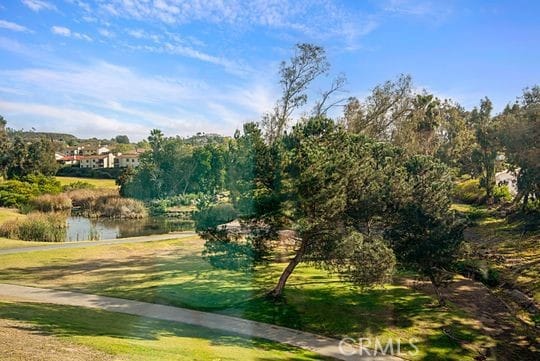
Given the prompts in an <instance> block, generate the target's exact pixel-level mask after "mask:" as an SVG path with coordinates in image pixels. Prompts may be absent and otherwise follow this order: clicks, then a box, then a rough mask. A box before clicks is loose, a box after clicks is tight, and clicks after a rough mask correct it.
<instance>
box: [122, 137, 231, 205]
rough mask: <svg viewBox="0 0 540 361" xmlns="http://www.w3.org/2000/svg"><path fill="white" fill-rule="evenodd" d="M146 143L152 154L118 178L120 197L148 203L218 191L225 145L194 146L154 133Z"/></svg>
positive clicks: (221, 184) (144, 157)
mask: <svg viewBox="0 0 540 361" xmlns="http://www.w3.org/2000/svg"><path fill="white" fill-rule="evenodd" d="M222 141H223V140H222ZM148 143H149V146H150V147H151V149H152V151H151V152H146V153H143V154H142V155H141V157H140V165H139V167H137V168H136V169H129V168H128V169H127V170H125V171H124V173H123V174H122V175H121V176H120V177H119V178H118V184H119V185H120V192H121V194H122V195H125V196H129V197H134V198H138V199H144V200H150V199H164V198H168V197H172V196H176V195H179V194H182V195H183V194H188V193H205V194H216V193H217V192H219V191H221V190H222V188H223V182H224V176H225V171H224V161H225V160H224V155H225V149H226V148H225V144H222V143H214V142H210V143H207V144H202V145H201V144H196V145H194V144H191V143H190V142H189V141H188V140H184V139H181V138H165V137H164V136H163V134H162V133H161V131H159V130H156V129H155V130H153V131H152V133H151V134H150V136H149V137H148Z"/></svg>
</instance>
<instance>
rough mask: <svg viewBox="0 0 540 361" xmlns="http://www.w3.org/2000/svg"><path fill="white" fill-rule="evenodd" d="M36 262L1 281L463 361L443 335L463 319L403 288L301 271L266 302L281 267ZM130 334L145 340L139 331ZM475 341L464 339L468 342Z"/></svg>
mask: <svg viewBox="0 0 540 361" xmlns="http://www.w3.org/2000/svg"><path fill="white" fill-rule="evenodd" d="M53 261H54V259H53ZM42 262H43V263H45V262H47V263H45V264H42V265H38V266H32V267H8V268H4V269H3V270H2V273H1V275H0V281H6V282H14V281H16V282H17V283H22V284H31V285H37V286H43V287H54V288H56V289H68V290H78V291H81V292H84V293H91V294H99V295H106V296H114V297H120V298H125V299H133V300H139V301H146V302H151V303H160V304H165V305H170V306H177V307H186V308H191V309H196V310H201V311H208V312H217V313H222V314H226V315H230V316H236V317H242V318H246V319H251V320H256V321H261V322H266V323H271V324H277V325H280V326H285V327H290V328H295V329H301V330H304V331H309V332H313V333H317V334H323V335H327V336H331V337H337V338H341V337H343V336H350V337H373V336H381V335H382V336H383V337H400V338H402V339H408V338H409V337H411V336H413V337H418V338H420V340H419V342H421V345H422V347H423V350H421V351H423V352H424V353H425V355H426V356H427V355H429V354H431V353H433V352H434V353H435V354H436V355H438V356H439V357H440V356H441V355H445V354H449V355H456V356H455V357H454V356H449V358H447V359H448V360H461V359H463V357H461V356H462V355H463V353H464V352H465V353H466V350H464V349H463V348H462V347H461V345H459V344H458V343H456V342H455V341H454V340H452V339H451V338H449V337H448V336H446V335H445V334H444V333H443V332H442V329H443V328H445V329H451V330H453V333H457V334H466V333H467V332H469V330H470V329H471V326H470V325H466V324H465V323H464V322H463V321H464V319H465V317H457V316H456V315H455V314H454V313H452V312H448V311H446V310H442V309H438V308H433V307H432V304H433V299H432V298H431V297H430V296H428V295H426V294H424V293H420V292H416V291H414V290H411V289H409V288H407V287H404V286H392V287H387V288H376V289H370V290H365V291H359V290H358V289H355V288H351V287H350V286H348V285H347V284H344V283H342V282H339V281H337V280H335V279H334V278H332V277H329V276H328V275H327V274H326V273H324V272H322V271H318V270H314V269H312V268H309V267H304V266H302V267H299V268H298V269H297V270H296V271H295V273H294V274H293V276H292V277H291V279H290V281H289V283H288V285H287V288H286V291H285V298H284V300H283V301H281V302H272V301H270V300H269V299H267V298H266V297H265V293H266V291H267V290H269V289H270V288H271V287H272V286H273V284H274V282H275V281H276V280H277V277H278V276H279V272H280V271H281V270H282V267H284V265H282V264H277V265H276V264H273V265H268V266H265V267H261V268H258V269H257V270H256V271H254V272H250V273H243V272H234V271H224V270H216V269H214V268H212V267H211V266H210V265H209V264H208V263H206V262H205V261H203V260H202V259H201V257H200V256H199V255H198V254H196V253H189V254H178V253H175V252H174V251H171V252H168V253H166V254H163V253H161V254H159V255H155V254H144V255H137V256H129V257H126V258H120V257H118V258H117V259H108V258H99V259H83V258H80V259H73V260H69V259H60V260H59V261H57V263H50V262H49V260H47V259H45V260H44V261H42ZM67 322H68V325H69V320H67ZM120 326H122V325H119V327H120ZM68 330H69V328H68ZM113 330H114V328H113ZM135 330H140V332H135ZM130 332H131V333H130V334H132V335H133V334H134V335H140V334H142V335H147V337H149V336H148V335H150V336H151V335H152V333H151V332H149V331H148V330H146V329H145V328H144V325H143V326H141V325H140V324H136V325H135V326H134V329H133V330H131V331H130ZM120 333H121V334H122V333H123V330H122V332H120ZM477 336H478V334H477V332H473V331H471V333H470V338H471V340H472V341H474V340H475V338H476V337H477ZM119 337H120V336H119ZM430 350H437V351H433V352H432V351H430ZM427 359H429V358H427Z"/></svg>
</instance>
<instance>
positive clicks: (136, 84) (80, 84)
mask: <svg viewBox="0 0 540 361" xmlns="http://www.w3.org/2000/svg"><path fill="white" fill-rule="evenodd" d="M259 78H262V77H259ZM3 87H5V88H15V89H17V90H19V91H21V92H25V93H26V94H27V98H28V99H38V101H37V102H35V103H34V102H33V103H30V104H29V108H28V109H33V113H32V114H29V113H28V112H29V111H27V112H26V113H25V112H23V110H22V109H25V107H24V106H23V104H24V103H22V102H20V100H19V98H18V97H14V98H13V100H16V101H17V102H20V103H17V106H16V107H15V105H13V104H11V105H10V106H11V108H9V109H11V110H10V112H9V113H8V114H7V115H8V116H9V117H10V118H11V117H12V116H13V115H16V116H18V118H17V119H23V118H24V119H26V121H27V122H28V124H31V125H32V126H35V127H36V128H37V126H36V123H37V122H38V120H40V119H45V116H47V117H48V118H47V119H52V120H54V122H58V124H61V125H62V124H64V123H65V126H66V127H67V128H70V127H71V128H70V129H73V130H72V132H75V133H76V134H78V135H85V133H84V132H86V131H87V128H86V127H87V125H86V123H84V124H83V123H81V125H79V124H78V122H79V120H78V118H71V123H69V124H68V122H69V120H68V117H64V116H60V113H59V112H56V111H55V112H53V111H52V110H51V107H52V108H60V109H67V110H69V111H71V110H74V109H78V110H79V111H83V112H85V115H84V116H83V115H81V119H85V120H87V121H88V124H90V122H91V120H92V119H96V122H97V121H100V122H101V123H100V124H105V123H104V122H105V121H104V120H103V119H106V120H107V121H110V122H112V123H114V124H120V125H118V126H116V127H113V126H112V125H110V128H111V129H109V130H108V132H111V133H113V132H115V131H116V130H117V129H119V128H118V127H124V126H125V125H127V127H126V128H122V129H123V133H126V134H128V135H130V136H132V137H133V138H137V137H140V132H139V131H138V130H137V132H135V130H136V129H138V128H136V127H135V128H133V130H132V129H131V128H130V127H129V124H131V122H133V124H134V125H135V126H137V127H138V126H140V127H141V129H144V130H145V131H144V133H145V134H146V133H147V132H148V129H151V128H154V127H158V128H160V129H162V130H163V131H165V132H166V133H167V134H181V135H189V134H194V133H196V132H198V131H205V132H218V133H223V134H232V133H233V131H234V130H235V129H236V128H238V127H240V126H241V124H242V123H243V122H245V121H248V120H257V119H259V118H260V115H261V114H262V113H263V112H265V111H268V110H270V108H271V105H272V103H273V101H272V98H273V94H272V93H271V91H270V92H269V90H268V89H269V88H270V89H271V87H268V88H267V87H266V86H265V85H264V84H260V83H257V82H250V83H247V84H243V85H236V86H230V85H228V84H226V83H224V84H212V85H211V86H210V85H209V84H206V83H204V82H202V81H201V80H199V79H197V78H163V77H157V76H150V75H143V74H140V73H138V72H135V71H133V70H131V69H129V68H126V67H122V66H117V65H113V64H109V63H105V62H98V63H94V64H92V65H87V66H81V65H74V64H71V65H69V64H62V65H61V67H60V68H59V69H46V68H26V69H20V70H9V71H8V70H4V71H2V70H0V90H1V89H2V88H3ZM6 95H9V93H7V94H6ZM6 99H9V98H4V100H6ZM6 101H7V100H6ZM4 105H6V104H4ZM0 108H2V106H1V105H0ZM20 114H24V115H25V116H24V117H23V116H22V115H20ZM71 114H73V113H71ZM89 114H91V115H92V116H90V115H89ZM19 115H20V116H19ZM39 115H43V117H39ZM99 117H101V118H99ZM32 119H34V120H32ZM100 119H101V120H100ZM21 124H22V123H20V122H18V123H17V126H19V127H20V126H22V125H21ZM37 124H38V125H39V123H37ZM48 124H53V123H48ZM54 124H56V123H54ZM103 126H104V125H103ZM103 126H101V127H102V128H103ZM58 127H59V128H61V126H60V125H59V126H58ZM102 128H100V129H102ZM103 129H104V128H103ZM105 131H106V130H104V132H105ZM96 133H97V131H96V130H92V134H96ZM123 133H122V134H123ZM107 134H109V133H107Z"/></svg>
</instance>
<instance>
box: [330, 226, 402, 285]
mask: <svg viewBox="0 0 540 361" xmlns="http://www.w3.org/2000/svg"><path fill="white" fill-rule="evenodd" d="M332 259H333V260H335V262H332V260H330V261H328V263H327V264H328V266H327V267H328V268H329V269H330V270H332V271H336V272H337V273H338V274H339V276H340V277H341V278H342V279H344V280H346V281H348V282H351V283H352V284H354V285H357V286H360V287H369V286H372V285H374V284H385V283H387V282H389V281H390V280H391V278H392V275H393V272H394V267H395V264H396V257H395V256H394V252H393V251H392V249H391V248H390V247H389V245H388V244H387V242H385V241H384V240H382V239H381V238H378V237H371V238H368V237H364V236H363V235H362V234H361V233H358V232H354V231H353V232H351V233H350V234H349V235H348V236H346V237H345V238H344V239H342V240H341V241H340V242H339V244H338V245H337V247H336V249H335V254H334V255H333V257H332Z"/></svg>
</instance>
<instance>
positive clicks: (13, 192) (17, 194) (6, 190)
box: [0, 180, 40, 207]
mask: <svg viewBox="0 0 540 361" xmlns="http://www.w3.org/2000/svg"><path fill="white" fill-rule="evenodd" d="M39 194H40V192H39V188H38V187H37V185H35V184H31V183H26V182H21V181H19V180H9V181H6V182H2V183H0V206H2V207H20V206H22V205H23V204H28V203H29V202H30V199H32V198H34V197H35V196H37V195H39Z"/></svg>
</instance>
